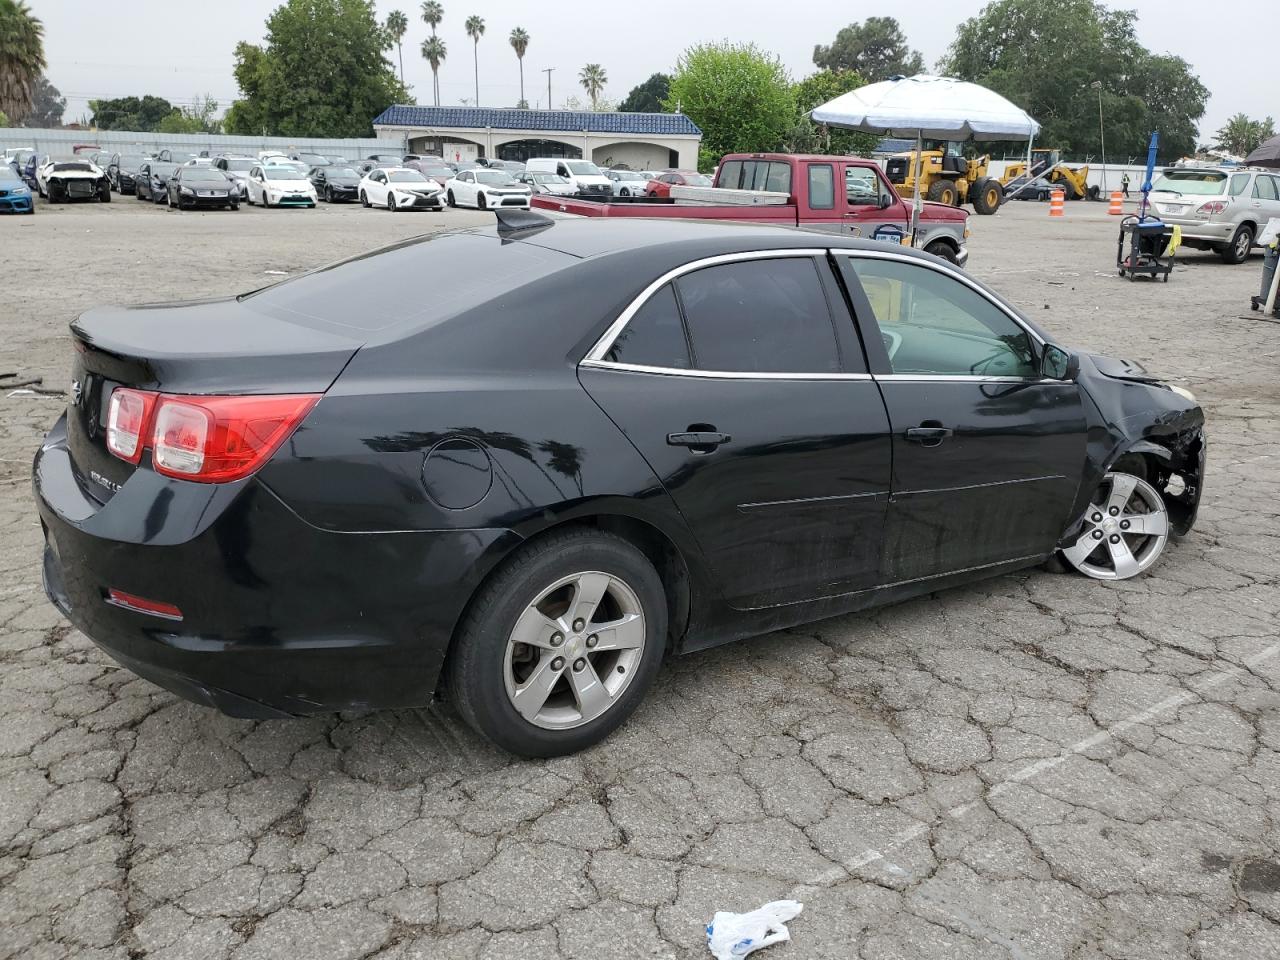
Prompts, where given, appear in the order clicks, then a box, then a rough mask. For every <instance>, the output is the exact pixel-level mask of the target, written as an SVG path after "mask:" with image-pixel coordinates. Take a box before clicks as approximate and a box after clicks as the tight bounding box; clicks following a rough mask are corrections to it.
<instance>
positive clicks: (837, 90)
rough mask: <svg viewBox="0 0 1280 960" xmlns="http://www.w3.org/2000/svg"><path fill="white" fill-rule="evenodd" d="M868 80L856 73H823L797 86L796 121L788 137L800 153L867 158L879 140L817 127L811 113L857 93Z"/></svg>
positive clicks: (812, 76) (820, 125)
mask: <svg viewBox="0 0 1280 960" xmlns="http://www.w3.org/2000/svg"><path fill="white" fill-rule="evenodd" d="M864 82H865V81H863V79H862V77H860V76H859V75H858V74H857V73H856V72H854V71H853V70H841V71H835V70H819V71H818V72H817V73H812V74H810V75H809V76H807V77H805V78H804V79H803V80H801V81H800V82H799V83H797V84H796V85H795V97H796V112H797V117H796V122H795V124H794V125H793V126H792V128H791V130H790V131H789V132H788V134H787V138H786V143H787V147H788V149H790V150H793V151H795V152H797V153H833V154H838V155H840V156H867V155H868V154H870V153H871V150H872V148H874V147H875V145H876V143H877V142H878V138H877V137H874V136H872V135H870V134H867V133H858V132H857V131H855V130H842V129H841V128H839V127H828V126H827V125H826V124H816V123H814V122H813V121H812V120H810V119H809V117H808V113H809V111H810V110H812V109H813V108H814V107H819V106H822V104H824V103H826V102H827V101H828V100H834V99H835V98H836V97H838V96H840V94H842V93H848V92H849V91H850V90H856V89H857V88H858V87H861V86H863V84H864Z"/></svg>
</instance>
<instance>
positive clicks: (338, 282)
mask: <svg viewBox="0 0 1280 960" xmlns="http://www.w3.org/2000/svg"><path fill="white" fill-rule="evenodd" d="M575 262H577V258H576V257H570V256H569V255H567V254H564V253H559V252H557V251H555V250H548V249H546V248H545V247H536V246H533V245H532V244H527V243H501V242H499V241H498V240H496V239H495V238H494V237H492V236H485V235H483V234H471V233H445V234H435V235H428V236H425V237H415V238H413V239H411V240H406V241H404V242H402V243H398V244H395V245H393V246H390V247H383V248H382V249H380V250H375V251H373V252H372V253H367V254H361V255H360V256H357V257H352V258H351V259H348V260H343V261H340V262H338V263H335V264H331V265H330V266H327V267H321V268H320V269H318V270H314V271H312V272H310V273H305V274H302V275H300V276H298V277H295V278H293V279H290V280H285V281H283V282H281V283H278V284H275V285H274V286H270V287H266V288H264V289H262V290H258V291H255V292H253V293H249V294H245V295H243V296H242V297H241V298H240V300H241V301H242V302H243V303H244V304H245V305H246V306H248V307H250V308H252V309H254V310H258V311H261V312H262V313H266V314H269V315H271V316H275V317H277V318H279V319H282V320H288V321H291V322H293V323H300V324H302V325H304V326H311V327H315V328H317V329H330V330H342V331H345V332H348V333H349V332H350V331H352V330H357V331H363V332H365V333H375V332H379V331H386V330H388V329H390V328H393V327H397V326H402V327H414V328H416V329H426V328H427V327H431V326H434V325H435V324H437V323H440V322H441V321H443V320H447V319H448V318H449V317H452V316H456V315H457V314H458V313H461V312H462V311H464V310H470V309H471V308H472V307H476V306H479V305H480V304H482V303H486V302H488V301H490V300H493V299H495V298H497V297H500V296H502V295H504V294H506V293H510V292H511V291H512V290H515V289H516V288H518V287H521V286H523V285H525V284H527V283H532V282H533V281H535V280H539V279H541V278H543V277H545V276H547V275H548V274H550V273H552V272H553V271H556V270H559V269H561V268H563V267H565V266H568V265H569V264H572V263H575Z"/></svg>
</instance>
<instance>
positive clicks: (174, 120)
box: [155, 94, 222, 133]
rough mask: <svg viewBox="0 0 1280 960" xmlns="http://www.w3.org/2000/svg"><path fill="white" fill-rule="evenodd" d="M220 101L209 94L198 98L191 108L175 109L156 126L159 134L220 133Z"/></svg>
mask: <svg viewBox="0 0 1280 960" xmlns="http://www.w3.org/2000/svg"><path fill="white" fill-rule="evenodd" d="M217 113H218V101H217V100H214V99H213V98H212V97H210V96H208V95H207V94H206V95H205V96H204V97H197V98H196V99H195V101H194V102H193V103H192V105H191V106H190V107H181V108H175V109H174V110H172V111H171V112H170V113H169V114H168V116H165V117H163V118H161V120H160V122H159V123H158V124H156V127H155V129H156V132H157V133H219V132H221V129H222V124H220V123H219V122H218V120H217Z"/></svg>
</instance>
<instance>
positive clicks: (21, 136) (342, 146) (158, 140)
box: [0, 127, 405, 159]
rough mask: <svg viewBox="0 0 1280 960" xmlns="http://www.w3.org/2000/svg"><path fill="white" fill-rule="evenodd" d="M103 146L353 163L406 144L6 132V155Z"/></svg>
mask: <svg viewBox="0 0 1280 960" xmlns="http://www.w3.org/2000/svg"><path fill="white" fill-rule="evenodd" d="M81 143H84V144H97V145H98V146H100V147H101V148H102V149H103V150H109V151H111V152H112V153H125V152H130V151H138V152H142V153H151V152H154V151H156V150H161V149H163V148H165V147H172V148H175V149H181V150H188V151H190V152H192V153H200V152H201V151H203V150H207V151H208V152H209V153H210V154H218V153H244V154H249V155H251V156H252V155H255V154H257V153H258V151H260V150H280V151H281V152H288V151H290V150H301V151H304V152H306V153H333V154H337V155H340V156H344V157H351V158H352V159H355V158H358V157H364V156H368V155H369V154H371V153H399V152H403V151H404V146H405V145H404V141H403V140H402V139H401V140H379V139H376V138H374V137H361V138H355V139H344V140H326V139H314V138H308V137H232V136H223V135H221V134H211V133H140V132H136V131H132V130H40V129H34V128H26V127H0V149H5V148H8V147H32V148H34V149H36V150H38V151H39V152H41V153H50V154H54V155H55V156H56V155H59V154H70V153H71V150H72V148H73V147H74V146H75V145H76V144H81Z"/></svg>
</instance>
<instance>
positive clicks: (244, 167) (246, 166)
mask: <svg viewBox="0 0 1280 960" xmlns="http://www.w3.org/2000/svg"><path fill="white" fill-rule="evenodd" d="M227 169H228V170H236V171H239V172H240V173H248V172H249V171H250V170H252V169H253V161H252V160H250V159H249V158H248V157H245V158H244V159H243V160H239V159H231V158H228V159H227Z"/></svg>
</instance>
